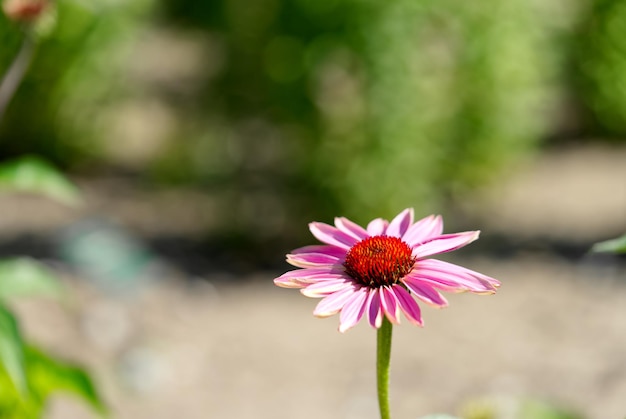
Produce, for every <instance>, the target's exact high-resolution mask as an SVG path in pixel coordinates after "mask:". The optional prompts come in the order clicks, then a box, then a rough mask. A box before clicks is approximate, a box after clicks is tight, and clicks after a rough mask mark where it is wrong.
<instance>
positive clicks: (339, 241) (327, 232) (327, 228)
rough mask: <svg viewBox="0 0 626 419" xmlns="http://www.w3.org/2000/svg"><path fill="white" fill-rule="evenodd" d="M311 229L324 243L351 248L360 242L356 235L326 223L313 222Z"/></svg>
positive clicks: (310, 225)
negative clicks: (353, 235)
mask: <svg viewBox="0 0 626 419" xmlns="http://www.w3.org/2000/svg"><path fill="white" fill-rule="evenodd" d="M309 230H311V233H313V235H314V236H315V238H316V239H318V240H319V241H321V242H322V243H326V244H332V245H333V246H337V247H341V248H343V249H349V248H350V247H352V246H353V245H355V244H356V243H357V242H358V240H357V239H355V238H354V237H352V236H350V235H348V234H346V233H344V232H343V231H341V230H339V229H337V228H335V227H333V226H331V225H328V224H324V223H311V224H309Z"/></svg>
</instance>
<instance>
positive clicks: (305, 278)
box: [274, 267, 347, 288]
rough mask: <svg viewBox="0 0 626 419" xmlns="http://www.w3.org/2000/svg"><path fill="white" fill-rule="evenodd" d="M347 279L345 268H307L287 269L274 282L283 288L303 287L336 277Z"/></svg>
mask: <svg viewBox="0 0 626 419" xmlns="http://www.w3.org/2000/svg"><path fill="white" fill-rule="evenodd" d="M342 278H343V279H345V278H347V277H346V274H345V272H344V270H343V268H330V267H319V268H307V269H295V270H293V271H287V272H285V273H284V274H282V275H281V276H279V277H278V278H276V279H274V284H276V285H278V286H279V287H283V288H302V287H305V286H307V285H308V284H311V283H314V282H320V281H328V280H334V279H342Z"/></svg>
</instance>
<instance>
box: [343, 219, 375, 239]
mask: <svg viewBox="0 0 626 419" xmlns="http://www.w3.org/2000/svg"><path fill="white" fill-rule="evenodd" d="M335 226H337V228H338V229H339V230H341V231H343V232H344V233H346V234H349V235H350V236H352V237H354V238H355V239H357V240H358V241H361V240H363V239H365V238H367V236H368V234H367V231H365V229H364V228H363V227H361V226H360V225H358V224H356V223H353V222H352V221H350V220H348V219H347V218H345V217H337V218H335Z"/></svg>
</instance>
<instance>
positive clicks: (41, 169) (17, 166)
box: [0, 156, 80, 206]
mask: <svg viewBox="0 0 626 419" xmlns="http://www.w3.org/2000/svg"><path fill="white" fill-rule="evenodd" d="M0 190H5V191H9V192H29V193H37V194H42V195H45V196H48V197H50V198H52V199H55V200H57V201H59V202H62V203H64V204H67V205H72V206H74V205H78V204H79V203H80V194H79V192H78V188H77V187H76V186H75V185H74V184H73V183H71V182H70V181H69V180H68V179H67V178H66V177H65V176H64V175H63V174H62V173H61V172H59V171H58V170H57V169H56V168H55V167H53V166H52V165H51V164H49V163H48V162H46V161H45V160H43V159H41V158H39V157H35V156H27V157H21V158H18V159H15V160H12V161H10V162H6V163H2V164H0Z"/></svg>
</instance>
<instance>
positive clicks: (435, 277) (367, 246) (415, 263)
mask: <svg viewBox="0 0 626 419" xmlns="http://www.w3.org/2000/svg"><path fill="white" fill-rule="evenodd" d="M309 229H310V230H311V233H313V236H315V237H316V238H317V239H318V240H319V241H321V242H322V243H325V244H322V245H313V246H306V247H302V248H299V249H296V250H294V251H293V252H292V253H291V254H289V255H287V262H289V263H290V264H291V265H293V266H296V267H298V268H301V269H296V270H293V271H289V272H287V273H285V274H283V275H281V276H280V277H278V278H276V279H274V283H275V284H276V285H278V286H279V287H285V288H301V292H302V294H304V295H305V296H307V297H313V298H322V300H321V301H320V302H319V303H318V304H317V307H316V308H315V311H314V312H313V314H314V315H315V316H317V317H328V316H332V315H334V314H336V313H340V318H339V323H340V324H339V331H340V332H345V331H346V330H348V329H350V328H351V327H353V326H355V325H356V324H357V323H358V322H359V320H361V318H362V317H363V316H366V318H367V320H368V322H369V324H370V325H372V327H374V328H377V329H378V328H380V327H381V324H382V321H383V316H386V317H387V319H389V321H390V322H391V323H399V322H400V312H402V313H404V315H405V317H406V318H407V319H408V321H409V322H411V323H413V324H416V325H419V326H422V325H423V322H422V316H421V312H420V308H419V306H418V304H417V302H416V300H415V298H417V299H418V300H420V301H421V302H424V303H426V304H429V305H432V306H435V307H445V306H447V305H448V302H447V301H446V299H445V298H444V297H443V295H441V294H440V292H439V290H442V291H451V292H464V291H469V292H472V293H477V294H491V293H494V292H495V291H496V288H497V287H499V286H500V282H499V281H498V280H496V279H494V278H490V277H488V276H486V275H483V274H481V273H478V272H475V271H472V270H470V269H466V268H464V267H461V266H458V265H455V264H452V263H449V262H444V261H441V260H436V259H429V257H430V256H433V255H436V254H439V253H445V252H450V251H452V250H456V249H459V248H461V247H463V246H465V245H467V244H469V243H471V242H473V241H474V240H476V239H477V238H478V235H479V233H480V232H479V231H466V232H462V233H454V234H442V233H443V220H442V219H441V216H434V215H431V216H428V217H426V218H423V219H421V220H419V221H417V222H413V209H412V208H408V209H405V210H404V211H402V212H401V213H400V214H398V215H397V216H396V217H395V218H394V219H393V220H392V221H391V222H388V221H387V220H383V219H381V218H377V219H375V220H373V221H371V222H370V223H369V224H368V225H367V228H363V227H361V226H359V225H357V224H355V223H354V222H352V221H350V220H348V219H347V218H343V217H339V218H336V219H335V226H334V227H333V226H331V225H328V224H324V223H319V222H313V223H311V224H309ZM414 297H415V298H414Z"/></svg>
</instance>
